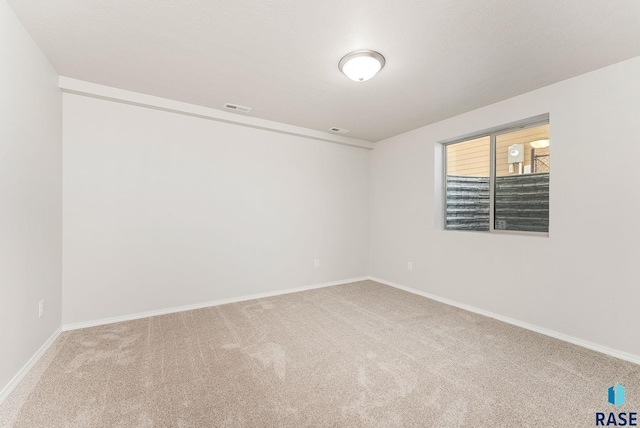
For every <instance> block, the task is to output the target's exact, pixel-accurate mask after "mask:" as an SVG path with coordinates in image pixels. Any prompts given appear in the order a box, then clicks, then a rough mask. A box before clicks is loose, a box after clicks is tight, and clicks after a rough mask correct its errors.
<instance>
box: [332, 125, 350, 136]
mask: <svg viewBox="0 0 640 428" xmlns="http://www.w3.org/2000/svg"><path fill="white" fill-rule="evenodd" d="M329 131H331V132H335V133H336V134H346V133H347V132H349V130H348V129H342V128H337V127H335V126H334V127H332V128H329Z"/></svg>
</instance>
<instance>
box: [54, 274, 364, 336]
mask: <svg viewBox="0 0 640 428" xmlns="http://www.w3.org/2000/svg"><path fill="white" fill-rule="evenodd" d="M367 279H369V277H367V276H362V277H358V278H350V279H343V280H340V281H331V282H325V283H321V284H314V285H306V286H302V287H294V288H286V289H284V290H277V291H268V292H265V293H258V294H250V295H246V296H240V297H231V298H228V299H220V300H212V301H208V302H202V303H194V304H191V305H184V306H176V307H173V308H166V309H158V310H154V311H147V312H138V313H135V314H128V315H122V316H116V317H109V318H102V319H97V320H91V321H83V322H77V323H70V324H63V325H62V331H69V330H78V329H81V328H89V327H97V326H99V325H106V324H113V323H117V322H122V321H132V320H137V319H141V318H148V317H155V316H158V315H166V314H173V313H176V312H184V311H192V310H194V309H202V308H209V307H212V306H220V305H226V304H228V303H237V302H244V301H247V300H254V299H262V298H264V297H273V296H279V295H281V294H290V293H297V292H300V291H307V290H314V289H316V288H325V287H333V286H334V285H342V284H349V283H351V282H357V281H365V280H367Z"/></svg>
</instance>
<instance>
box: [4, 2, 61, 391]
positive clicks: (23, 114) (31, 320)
mask: <svg viewBox="0 0 640 428" xmlns="http://www.w3.org/2000/svg"><path fill="white" fill-rule="evenodd" d="M0 64H2V65H1V66H0V94H2V96H0V349H2V351H0V355H1V356H0V391H2V390H3V389H4V388H5V387H7V385H9V383H10V382H11V380H12V379H13V378H14V376H16V375H17V374H18V372H20V370H21V368H22V367H23V366H25V364H26V363H27V362H28V361H29V359H30V358H31V357H33V356H34V355H35V354H36V351H38V349H39V348H40V347H41V346H42V345H43V344H44V343H45V342H46V341H47V339H48V338H49V337H50V336H51V335H52V334H53V333H54V332H55V331H56V330H57V329H58V328H59V327H60V320H61V281H62V279H61V275H62V274H61V265H62V241H61V239H62V237H61V235H62V230H61V229H62V218H61V216H62V207H61V203H62V94H61V92H60V90H59V89H58V86H57V79H58V77H57V75H56V72H55V70H54V69H53V68H52V67H51V65H50V64H49V63H48V62H47V60H46V58H45V57H44V55H43V54H42V53H41V52H40V50H39V49H38V47H37V46H36V44H35V43H34V42H33V40H32V39H31V37H30V36H29V34H27V32H26V31H25V29H24V28H23V27H22V24H21V23H20V22H19V21H18V19H17V18H16V16H15V15H14V14H13V11H12V10H11V9H10V8H9V6H8V5H7V3H6V2H5V1H3V0H0ZM41 299H44V300H45V313H44V316H43V317H42V318H38V303H39V301H40V300H41Z"/></svg>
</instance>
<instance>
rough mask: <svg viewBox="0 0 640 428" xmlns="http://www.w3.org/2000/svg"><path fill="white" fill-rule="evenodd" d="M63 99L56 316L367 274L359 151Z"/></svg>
mask: <svg viewBox="0 0 640 428" xmlns="http://www.w3.org/2000/svg"><path fill="white" fill-rule="evenodd" d="M63 104H64V115H63V116H64V119H63V123H64V156H63V158H64V191H63V194H64V196H63V201H64V203H63V206H64V228H63V230H64V239H63V241H64V243H63V246H64V255H65V256H64V262H63V308H64V314H63V323H64V324H70V323H79V322H86V321H91V320H97V319H102V318H109V317H117V316H125V315H129V314H136V313H141V312H147V311H152V310H159V309H164V308H172V307H178V306H183V305H190V304H197V303H200V302H208V301H213V300H220V299H227V298H233V297H239V296H244V295H251V294H257V293H264V292H271V291H277V290H282V289H287V288H292V287H300V286H307V285H313V284H320V283H325V282H331V281H336V280H342V279H348V278H354V277H361V276H364V275H366V274H367V268H368V234H369V221H368V216H369V155H370V151H369V150H365V149H360V148H354V147H347V146H343V145H338V144H330V143H326V142H321V141H316V140H311V139H307V138H301V137H296V136H290V135H283V134H279V133H275V132H268V131H264V130H258V129H253V128H247V127H241V126H237V125H232V124H226V123H221V122H216V121H211V120H206V119H202V118H197V117H192V116H186V115H181V114H175V113H171V112H164V111H158V110H154V109H149V108H144V107H138V106H132V105H127V104H123V103H118V102H114V101H106V100H102V99H96V98H90V97H86V96H81V95H75V94H69V93H65V94H64V102H63ZM316 259H319V260H320V266H319V267H317V268H316V267H314V261H315V260H316Z"/></svg>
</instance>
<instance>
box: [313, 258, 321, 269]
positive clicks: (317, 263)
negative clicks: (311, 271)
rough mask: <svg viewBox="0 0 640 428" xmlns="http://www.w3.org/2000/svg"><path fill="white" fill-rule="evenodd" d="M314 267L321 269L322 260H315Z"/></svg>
mask: <svg viewBox="0 0 640 428" xmlns="http://www.w3.org/2000/svg"><path fill="white" fill-rule="evenodd" d="M313 267H320V259H315V260H314V261H313Z"/></svg>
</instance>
